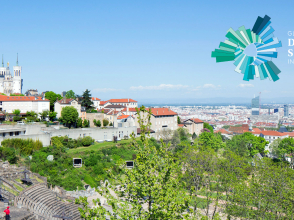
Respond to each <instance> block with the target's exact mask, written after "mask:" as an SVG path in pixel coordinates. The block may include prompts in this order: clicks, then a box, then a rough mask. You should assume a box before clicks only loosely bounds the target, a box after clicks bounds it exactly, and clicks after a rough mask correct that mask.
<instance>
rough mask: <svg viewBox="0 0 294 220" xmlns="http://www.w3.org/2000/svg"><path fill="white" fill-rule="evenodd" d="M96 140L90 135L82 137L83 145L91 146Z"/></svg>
mask: <svg viewBox="0 0 294 220" xmlns="http://www.w3.org/2000/svg"><path fill="white" fill-rule="evenodd" d="M93 142H94V140H93V139H92V138H91V137H90V136H86V137H84V138H83V139H82V145H83V146H90V145H91V144H92V143H93Z"/></svg>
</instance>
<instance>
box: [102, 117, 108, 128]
mask: <svg viewBox="0 0 294 220" xmlns="http://www.w3.org/2000/svg"><path fill="white" fill-rule="evenodd" d="M108 124H109V121H108V120H107V119H103V127H106V126H107V125H108Z"/></svg>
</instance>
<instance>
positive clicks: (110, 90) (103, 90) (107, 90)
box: [93, 88, 122, 92]
mask: <svg viewBox="0 0 294 220" xmlns="http://www.w3.org/2000/svg"><path fill="white" fill-rule="evenodd" d="M115 91H122V90H121V89H113V88H97V89H93V92H115Z"/></svg>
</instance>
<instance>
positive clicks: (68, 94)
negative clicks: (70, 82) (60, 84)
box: [65, 90, 76, 99]
mask: <svg viewBox="0 0 294 220" xmlns="http://www.w3.org/2000/svg"><path fill="white" fill-rule="evenodd" d="M65 98H67V99H75V98H76V94H75V92H74V91H72V90H69V91H67V92H66V94H65Z"/></svg>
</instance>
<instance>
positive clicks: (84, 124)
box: [83, 119, 90, 128]
mask: <svg viewBox="0 0 294 220" xmlns="http://www.w3.org/2000/svg"><path fill="white" fill-rule="evenodd" d="M83 127H84V128H88V127H90V122H89V120H87V119H84V121H83Z"/></svg>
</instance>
